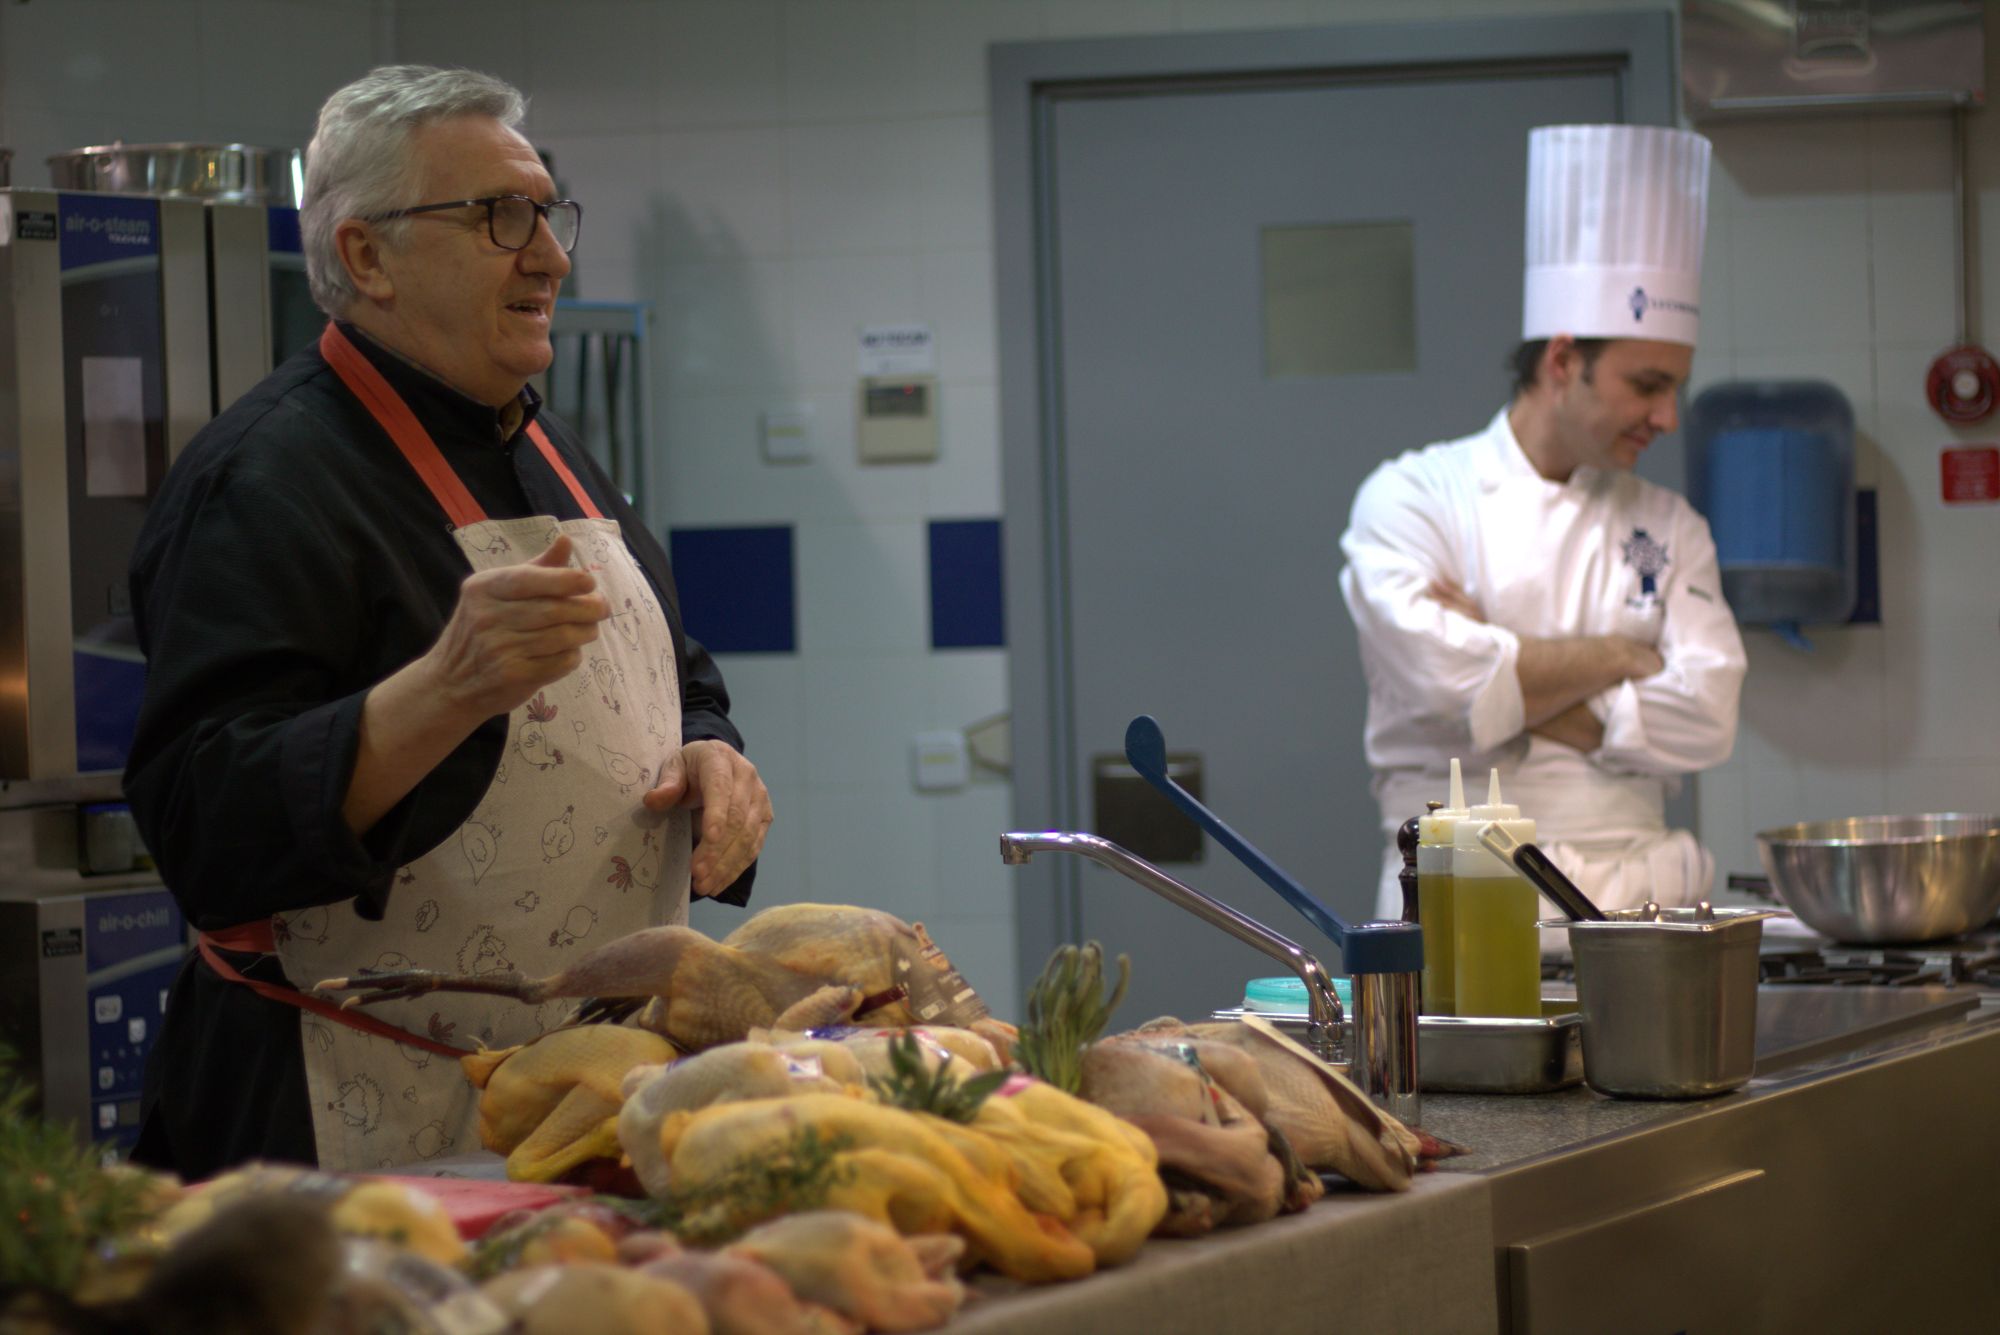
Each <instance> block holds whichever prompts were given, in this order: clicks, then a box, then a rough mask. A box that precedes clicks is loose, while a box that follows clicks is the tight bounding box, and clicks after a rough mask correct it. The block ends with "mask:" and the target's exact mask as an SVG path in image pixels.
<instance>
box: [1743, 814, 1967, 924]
mask: <svg viewBox="0 0 2000 1335" xmlns="http://www.w3.org/2000/svg"><path fill="white" fill-rule="evenodd" d="M1757 856H1758V857H1759V858H1761V859H1762V860H1763V863H1764V870H1765V872H1766V873H1767V874H1768V875H1769V876H1770V878H1771V889H1772V890H1773V891H1774V892H1775V893H1776V894H1777V896H1778V898H1779V899H1781V900H1783V901H1784V902H1785V905H1786V907H1788V908H1790V909H1791V910H1792V912H1794V913H1796V914H1797V915H1798V916H1799V921H1801V922H1803V923H1805V924H1806V926H1808V927H1810V928H1812V929H1813V930H1814V931H1816V932H1819V933H1822V934H1823V935H1826V936H1830V937H1832V938H1834V939H1835V940H1836V941H1853V942H1859V943H1866V944H1877V943H1889V942H1897V941H1934V940H1937V939H1939V938H1940V937H1947V936H1958V935H1959V934H1961V933H1963V932H1969V931H1971V930H1972V929H1973V928H1975V927H1980V926H1983V925H1984V924H1985V923H1987V922H1988V921H1990V920H1991V919H1992V917H1993V914H1994V912H1995V911H1996V910H2000V816H1981V815H1968V814H1965V813H1962V812H1942V813H1934V814H1931V815H1924V816H1854V817H1850V818H1848V819H1846V820H1823V821H1807V822H1804V823H1802V824H1798V825H1786V826H1782V827H1780V828H1778V829H1775V830H1761V831H1759V832H1758V834H1757Z"/></svg>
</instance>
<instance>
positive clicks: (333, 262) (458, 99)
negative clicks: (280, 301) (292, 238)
mask: <svg viewBox="0 0 2000 1335" xmlns="http://www.w3.org/2000/svg"><path fill="white" fill-rule="evenodd" d="M526 112H527V102H526V100H525V99H524V98H522V96H521V94H520V92H519V91H518V90H516V89H515V88H514V87H513V85H511V84H508V83H506V82H504V81H502V80H500V79H496V78H494V77H493V76H492V75H490V74H480V73H478V72H477V71H474V70H464V69H438V68H436V67H434V66H430V65H383V66H381V67H380V68H378V69H373V70H370V71H369V72H368V73H366V74H364V75H362V76H361V77H360V78H359V79H356V80H355V81H354V82H353V83H350V84H348V85H347V86H346V87H345V88H342V89H341V90H340V91H338V92H336V93H335V94H334V95H333V96H332V97H329V98H328V99H327V100H326V105H325V106H323V107H321V108H320V109H319V125H318V128H317V129H315V130H314V131H313V138H312V144H311V145H310V146H309V147H307V149H306V184H305V197H304V199H303V201H302V202H301V203H300V205H299V232H300V237H301V240H302V242H303V244H304V248H305V253H306V278H307V280H308V281H309V282H310V283H311V284H312V295H313V301H314V303H315V304H317V305H318V306H319V308H320V309H321V310H323V311H325V312H326V313H327V314H328V315H334V316H340V315H345V314H346V313H347V308H348V306H349V305H350V304H351V303H352V302H353V301H354V299H355V298H356V297H358V296H359V295H360V293H358V292H357V291H355V288H354V284H353V283H352V282H351V281H349V279H348V277H347V268H346V266H345V265H343V264H342V263H341V262H340V250H339V247H338V246H337V245H336V244H335V242H334V235H333V234H334V229H335V228H337V227H339V226H340V224H341V223H342V222H344V221H346V220H347V219H349V218H366V217H369V216H370V215H372V214H377V213H386V212H388V211H389V210H391V209H397V208H404V207H407V206H408V205H409V204H410V203H412V202H413V201H412V200H411V199H410V198H409V194H410V192H411V191H413V190H416V189H419V188H420V187H421V185H422V182H420V181H418V180H416V179H414V178H415V176H416V162H415V160H414V154H413V153H412V152H411V150H410V139H411V137H412V136H413V135H414V134H415V132H416V131H418V130H420V129H422V128H423V127H424V126H426V125H432V124H435V123H437V122H438V121H445V120H451V119H454V118H455V117H459V116H491V117H493V118H494V119H495V120H498V121H499V122H500V123H501V124H502V125H505V126H507V127H509V128H510V129H511V128H513V127H515V126H517V125H519V124H520V123H521V118H522V116H523V115H525V114H526ZM407 221H408V220H407V219H396V220H393V221H392V222H390V223H388V224H386V225H385V226H384V231H385V233H386V234H387V236H388V238H389V240H390V241H391V242H392V243H394V242H396V241H399V240H400V239H401V235H402V228H403V226H404V225H405V223H407Z"/></svg>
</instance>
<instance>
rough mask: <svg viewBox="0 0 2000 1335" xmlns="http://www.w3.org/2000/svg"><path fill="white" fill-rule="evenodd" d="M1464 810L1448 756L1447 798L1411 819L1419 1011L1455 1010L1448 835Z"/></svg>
mask: <svg viewBox="0 0 2000 1335" xmlns="http://www.w3.org/2000/svg"><path fill="white" fill-rule="evenodd" d="M1468 814H1469V813H1468V812H1467V809H1466V805H1465V779H1464V777H1463V776H1462V775H1461V774H1460V772H1459V768H1458V757H1457V756H1453V757H1452V758H1451V802H1450V804H1449V805H1447V806H1445V807H1442V808H1440V809H1438V810H1435V811H1432V812H1431V813H1430V814H1428V815H1426V816H1423V817H1420V818H1419V820H1418V823H1417V921H1418V922H1419V923H1421V924H1422V925H1423V929H1424V1006H1423V1009H1424V1014H1426V1015H1457V1014H1459V1010H1458V1002H1457V998H1458V978H1457V974H1456V972H1455V971H1456V969H1457V964H1456V961H1457V958H1458V952H1457V949H1456V946H1457V942H1456V941H1455V940H1454V939H1453V938H1454V935H1455V933H1456V931H1457V928H1456V926H1455V925H1454V923H1453V917H1454V915H1453V911H1452V910H1453V904H1454V903H1455V901H1456V899H1457V892H1456V888H1455V887H1456V884H1457V883H1456V881H1455V879H1454V878H1453V875H1452V858H1453V856H1454V853H1453V836H1454V834H1455V833H1456V831H1457V829H1458V823H1459V822H1460V821H1462V820H1464V819H1465V818H1466V816H1467V815H1468Z"/></svg>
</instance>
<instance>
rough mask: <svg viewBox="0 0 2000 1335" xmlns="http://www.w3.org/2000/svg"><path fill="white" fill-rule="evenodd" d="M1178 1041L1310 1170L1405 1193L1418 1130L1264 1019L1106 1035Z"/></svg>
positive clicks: (1154, 1026) (1162, 1043) (1163, 1024)
mask: <svg viewBox="0 0 2000 1335" xmlns="http://www.w3.org/2000/svg"><path fill="white" fill-rule="evenodd" d="M1110 1041H1111V1042H1114V1043H1119V1042H1133V1043H1141V1044H1150V1045H1152V1046H1155V1047H1162V1048H1163V1049H1164V1050H1165V1051H1167V1052H1169V1053H1176V1054H1177V1053H1179V1052H1180V1051H1181V1050H1182V1048H1183V1046H1185V1050H1186V1051H1187V1052H1189V1053H1191V1054H1192V1055H1193V1057H1194V1059H1195V1060H1196V1061H1198V1062H1199V1063H1200V1064H1201V1067H1202V1069H1203V1070H1204V1071H1206V1072H1207V1073H1208V1075H1209V1076H1210V1077H1211V1078H1213V1079H1214V1081H1215V1082H1216V1083H1217V1084H1218V1085H1221V1086H1222V1087H1223V1088H1224V1089H1226V1090H1228V1091H1229V1093H1230V1094H1231V1095H1233V1096H1234V1097H1235V1098H1236V1099H1237V1100H1238V1101H1239V1102H1241V1103H1242V1104H1243V1105H1244V1106H1245V1107H1246V1108H1248V1109H1249V1111H1250V1112H1251V1113H1252V1114H1253V1115H1254V1116H1255V1117H1256V1118H1257V1119H1258V1120H1259V1121H1261V1122H1263V1123H1264V1124H1265V1125H1266V1126H1268V1127H1270V1128H1271V1129H1272V1130H1274V1131H1276V1132H1279V1133H1280V1134H1282V1135H1283V1136H1284V1138H1285V1139H1286V1141H1287V1142H1288V1143H1289V1144H1290V1146H1291V1148H1292V1150H1293V1151H1294V1152H1295V1153H1296V1154H1297V1155H1298V1157H1299V1158H1300V1159H1301V1160H1302V1161H1303V1162H1304V1163H1305V1164H1306V1165H1307V1166H1308V1167H1310V1168H1315V1169H1324V1170H1329V1171H1332V1172H1336V1173H1339V1174H1341V1176H1343V1177H1345V1178H1347V1179H1348V1180H1350V1181H1352V1182H1353V1183H1355V1184H1356V1185H1357V1186H1361V1187H1365V1188H1367V1189H1368V1190H1370V1191H1405V1190H1408V1188H1409V1185H1410V1174H1411V1173H1412V1172H1413V1171H1414V1170H1415V1169H1416V1167H1417V1159H1418V1151H1419V1145H1420V1143H1421V1142H1420V1140H1419V1137H1418V1136H1417V1135H1416V1133H1414V1132H1412V1131H1411V1130H1410V1129H1409V1128H1408V1127H1406V1126H1404V1125H1403V1124H1402V1123H1401V1122H1399V1121H1397V1120H1396V1119H1395V1118H1393V1117H1391V1116H1389V1115H1388V1114H1387V1113H1385V1112H1383V1111H1382V1110H1381V1109H1380V1108H1377V1107H1376V1106H1375V1105H1374V1104H1373V1103H1372V1102H1370V1101H1369V1099H1368V1097H1367V1096H1366V1095H1364V1094H1363V1093H1362V1092H1361V1091H1360V1090H1358V1089H1356V1088H1355V1087H1354V1086H1353V1085H1352V1084H1350V1083H1349V1082H1348V1081H1347V1080H1346V1079H1344V1078H1343V1077H1342V1076H1340V1075H1339V1073H1338V1072H1336V1071H1334V1070H1333V1069H1331V1068H1330V1067H1328V1066H1327V1065H1326V1064H1325V1063H1323V1062H1321V1061H1318V1060H1317V1059H1315V1058H1314V1057H1313V1055H1312V1054H1311V1053H1309V1052H1307V1051H1306V1050H1305V1049H1303V1048H1301V1047H1300V1046H1299V1045H1298V1044H1297V1043H1295V1042H1292V1041H1291V1040H1289V1039H1287V1038H1286V1037H1285V1036H1284V1035H1283V1034H1282V1033H1280V1032H1279V1031H1278V1030H1276V1029H1275V1028H1272V1027H1270V1026H1269V1025H1266V1024H1263V1023H1262V1022H1260V1021H1256V1020H1255V1018H1254V1017H1253V1021H1252V1022H1249V1023H1245V1022H1239V1021H1235V1020H1228V1021H1217V1022H1211V1023H1203V1024H1193V1025H1190V1024H1183V1023H1182V1022H1181V1021H1179V1020H1173V1019H1162V1020H1154V1021H1152V1022H1150V1023H1148V1024H1145V1025H1142V1026H1141V1027H1140V1028H1138V1029H1136V1030H1133V1031H1132V1032H1131V1033H1129V1034H1124V1035H1121V1036H1120V1037H1119V1038H1117V1039H1113V1040H1110Z"/></svg>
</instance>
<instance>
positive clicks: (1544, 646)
mask: <svg viewBox="0 0 2000 1335" xmlns="http://www.w3.org/2000/svg"><path fill="white" fill-rule="evenodd" d="M1424 596H1425V597H1426V598H1429V599H1431V600H1432V601H1434V602H1437V603H1440V604H1442V605H1443V606H1444V607H1446V608H1447V609H1449V610H1451V611H1453V612H1457V613H1458V614H1459V615H1460V616H1463V617H1467V618H1469V619H1470V620H1473V621H1478V622H1481V623H1484V622H1485V620H1486V617H1485V615H1484V614H1483V613H1482V612H1481V611H1480V608H1479V605H1478V604H1477V603H1475V602H1473V601H1472V600H1471V599H1470V598H1468V597H1467V596H1466V595H1465V593H1464V591H1463V590H1461V589H1459V588H1458V587H1457V586H1456V585H1454V584H1451V583H1450V582H1448V581H1446V580H1433V581H1431V584H1430V587H1428V588H1427V589H1425V590H1424ZM1665 666H1666V662H1665V660H1664V659H1662V658H1661V657H1660V654H1659V651H1658V650H1656V649H1654V648H1653V647H1652V646H1651V645H1647V644H1642V643H1640V642H1639V641H1638V640H1634V639H1631V638H1629V637H1627V636H1624V635H1579V636H1573V637H1569V638H1565V639H1531V638H1529V637H1527V636H1522V637H1521V652H1520V657H1519V658H1518V659H1516V661H1515V665H1514V673H1515V676H1517V677H1518V678H1519V679H1520V682H1521V706H1522V714H1523V717H1524V719H1525V723H1526V731H1528V732H1531V733H1534V734H1535V735H1537V736H1541V737H1546V738H1548V739H1549V740H1551V741H1556V742H1561V743H1562V744H1563V745H1565V746H1571V747H1574V748H1576V749H1577V750H1579V751H1586V752H1588V751H1595V750H1596V749H1597V748H1598V747H1599V746H1601V745H1602V744H1603V742H1604V725H1603V724H1602V723H1600V722H1599V721H1598V719H1597V716H1596V715H1595V714H1593V713H1592V712H1591V711H1590V707H1589V705H1588V704H1587V703H1586V702H1587V701H1588V700H1589V699H1590V698H1591V697H1592V696H1594V695H1596V694H1597V693H1598V692H1600V691H1604V690H1607V689H1609V688H1610V687H1613V686H1616V685H1618V684H1619V683H1620V682H1624V681H1635V680H1638V679H1640V678H1643V677H1650V676H1652V675H1653V674H1654V673H1656V672H1658V671H1660V670H1661V669H1662V668H1663V667H1665Z"/></svg>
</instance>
